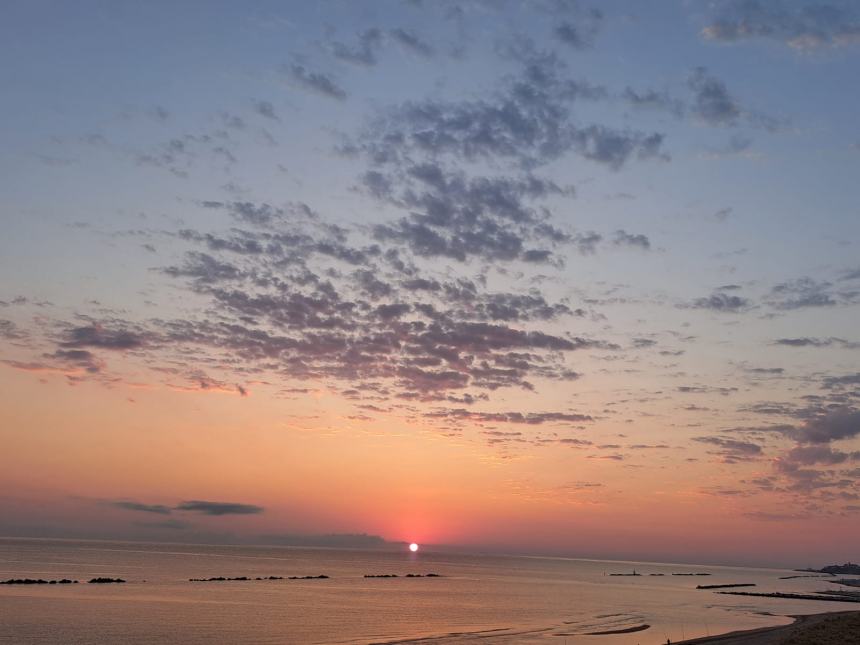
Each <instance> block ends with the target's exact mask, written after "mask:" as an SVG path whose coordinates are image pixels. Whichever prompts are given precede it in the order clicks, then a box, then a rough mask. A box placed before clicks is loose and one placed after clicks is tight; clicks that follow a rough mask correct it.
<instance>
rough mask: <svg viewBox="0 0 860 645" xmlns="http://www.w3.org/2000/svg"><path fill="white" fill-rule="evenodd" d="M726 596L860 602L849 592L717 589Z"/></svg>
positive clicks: (859, 597)
mask: <svg viewBox="0 0 860 645" xmlns="http://www.w3.org/2000/svg"><path fill="white" fill-rule="evenodd" d="M717 593H721V594H725V595H727V596H759V597H761V598H791V599H794V600H825V601H827V602H860V596H854V595H850V594H851V592H842V593H840V592H835V591H822V592H821V593H820V594H818V595H815V594H805V593H782V592H774V593H755V592H752V591H718V592H717Z"/></svg>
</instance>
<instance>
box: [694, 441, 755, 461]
mask: <svg viewBox="0 0 860 645" xmlns="http://www.w3.org/2000/svg"><path fill="white" fill-rule="evenodd" d="M693 441H697V442H699V443H705V444H710V445H713V446H716V447H717V450H713V451H711V454H716V455H719V456H720V457H722V458H723V460H724V461H726V462H728V463H734V462H738V461H749V460H751V459H758V458H759V457H761V455H762V453H763V451H762V448H761V446H760V445H759V444H757V443H752V442H750V441H740V440H738V439H727V438H725V437H718V436H706V437H694V438H693Z"/></svg>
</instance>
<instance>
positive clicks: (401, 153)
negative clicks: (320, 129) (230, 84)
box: [343, 46, 665, 169]
mask: <svg viewBox="0 0 860 645" xmlns="http://www.w3.org/2000/svg"><path fill="white" fill-rule="evenodd" d="M510 56H512V57H514V58H515V59H517V60H518V62H519V64H520V66H521V68H522V69H521V71H520V73H519V74H517V75H516V76H513V77H510V78H506V79H505V80H504V81H503V82H502V83H501V86H500V87H499V88H498V89H497V90H496V91H495V92H493V93H492V94H491V95H490V96H489V97H487V98H481V99H459V100H441V99H427V100H424V101H417V102H415V101H410V102H406V103H404V104H401V105H400V106H397V107H394V108H392V109H389V110H386V111H383V112H381V113H380V115H379V116H378V118H377V119H375V120H374V121H373V122H372V123H371V124H370V126H369V127H368V128H367V129H366V131H365V132H364V133H363V134H362V136H361V137H360V138H359V140H358V141H357V142H356V143H350V144H347V145H346V146H344V148H343V150H344V152H351V153H360V154H363V155H365V156H366V157H367V158H368V159H369V160H371V161H372V162H373V163H375V164H376V165H382V164H385V165H391V164H395V163H396V164H399V165H403V163H404V160H405V158H407V157H412V156H414V155H415V154H422V155H428V156H430V155H432V156H435V157H438V156H440V155H445V156H449V157H452V158H455V159H460V160H468V161H479V160H482V159H484V160H486V159H496V160H498V161H499V162H503V161H506V162H509V163H512V164H515V165H518V166H520V167H527V168H533V167H536V166H539V165H543V164H546V163H548V162H550V161H552V160H554V159H557V158H559V157H560V156H562V155H564V154H566V153H568V152H574V153H576V154H579V155H581V156H582V157H584V158H586V159H590V160H592V161H595V162H597V163H601V164H605V165H607V166H609V167H611V168H613V169H618V168H620V167H621V166H623V165H624V164H625V163H626V162H627V161H628V160H630V159H633V158H636V159H649V158H665V154H664V153H663V151H662V149H661V148H662V144H663V135H662V134H659V133H643V132H639V131H635V130H618V129H613V128H609V127H607V126H603V125H597V124H593V125H585V126H580V125H578V124H577V123H575V121H574V119H573V117H572V114H571V108H572V106H573V104H575V103H576V102H577V101H582V100H599V99H602V98H605V97H606V91H605V89H603V88H600V87H595V86H593V85H591V84H589V83H585V82H577V81H574V80H571V79H568V78H565V77H564V76H563V73H564V70H565V65H564V64H563V63H562V62H561V61H560V60H559V59H558V58H557V57H556V56H555V55H553V54H547V53H538V52H535V51H534V50H533V48H532V47H531V46H525V47H519V48H515V50H514V51H513V53H511V54H510Z"/></svg>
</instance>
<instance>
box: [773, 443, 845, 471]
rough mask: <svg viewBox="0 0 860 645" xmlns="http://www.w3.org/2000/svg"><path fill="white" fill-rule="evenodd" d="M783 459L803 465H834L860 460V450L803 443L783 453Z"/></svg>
mask: <svg viewBox="0 0 860 645" xmlns="http://www.w3.org/2000/svg"><path fill="white" fill-rule="evenodd" d="M782 459H783V460H784V461H787V462H791V463H794V464H798V465H802V466H812V465H814V464H825V465H828V466H832V465H835V464H843V463H846V462H848V461H857V460H860V451H854V452H842V451H839V450H833V448H831V447H830V446H829V445H803V446H795V447H794V448H792V449H791V450H789V451H788V452H787V453H786V454H785V455H783V457H782Z"/></svg>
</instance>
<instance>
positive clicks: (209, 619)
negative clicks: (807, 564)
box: [0, 539, 852, 645]
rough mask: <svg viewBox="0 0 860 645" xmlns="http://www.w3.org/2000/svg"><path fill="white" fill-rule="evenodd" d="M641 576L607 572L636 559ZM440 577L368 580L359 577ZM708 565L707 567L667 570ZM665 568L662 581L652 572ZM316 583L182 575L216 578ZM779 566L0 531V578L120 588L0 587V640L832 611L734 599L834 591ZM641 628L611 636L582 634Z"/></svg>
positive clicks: (155, 639)
mask: <svg viewBox="0 0 860 645" xmlns="http://www.w3.org/2000/svg"><path fill="white" fill-rule="evenodd" d="M634 568H635V569H636V570H637V571H639V572H641V573H643V574H645V575H643V576H641V577H613V576H609V575H604V574H608V573H613V572H629V571H632V570H633V569H634ZM428 572H433V573H438V574H440V575H441V576H444V577H440V578H413V579H409V578H404V577H398V578H388V579H367V578H364V575H365V574H382V573H396V574H399V575H400V576H404V575H405V574H407V573H428ZM683 572H707V573H710V574H711V575H710V576H707V577H683V576H673V575H671V574H672V573H683ZM649 573H663V574H665V575H663V576H649V575H648V574H649ZM319 574H325V575H328V576H330V578H329V579H327V580H266V581H249V582H206V583H202V582H189V581H188V579H189V578H208V577H212V576H230V577H237V576H249V577H257V576H269V575H275V576H304V575H319ZM786 575H792V572H790V571H781V570H775V569H748V568H734V567H714V566H698V565H696V566H693V565H671V564H649V563H644V562H635V563H634V562H605V561H591V560H566V559H551V558H526V557H500V556H473V555H452V554H447V553H446V554H443V553H432V552H427V551H423V552H420V553H418V554H410V553H408V552H404V553H399V552H378V551H350V550H334V549H301V548H287V547H246V546H242V547H238V546H235V547H231V546H195V545H178V544H142V543H130V542H102V541H70V540H26V539H0V578H2V579H7V578H22V577H31V578H45V579H50V578H54V579H58V578H72V579H78V580H81V581H82V582H83V581H85V580H88V579H90V578H92V577H97V576H107V577H122V578H125V579H126V580H128V582H127V583H126V584H124V585H91V584H78V585H51V586H47V585H40V586H0V643H98V644H108V643H110V644H114V643H170V644H177V645H179V644H182V645H188V644H195V643H207V644H209V643H279V644H280V643H309V644H310V643H391V642H399V641H406V640H410V639H417V642H419V643H420V642H431V643H437V644H445V643H459V642H470V641H480V642H482V643H491V644H502V643H549V642H552V643H565V642H567V643H583V644H587V643H602V644H604V645H618V644H621V643H625V644H628V643H641V644H642V645H644V644H646V643H648V644H654V645H656V644H658V643H665V642H666V639H667V638H671V639H672V641H676V640H681V638H682V637H686V638H692V637H695V636H703V635H706V634H716V633H721V632H726V631H731V630H734V629H747V628H754V627H762V626H766V625H776V624H781V623H785V622H788V619H785V618H782V617H781V616H780V615H781V614H803V613H816V612H822V611H837V610H844V609H850V608H852V606H851V605H845V604H841V603H830V602H814V601H790V600H778V599H769V598H746V597H740V596H725V595H718V594H715V593H713V592H711V591H699V590H696V589H695V587H696V585H697V584H721V583H755V584H757V585H758V586H757V588H755V589H752V590H754V591H795V592H802V591H816V590H821V589H827V588H832V585H829V584H828V583H826V582H823V581H821V580H818V579H813V578H798V579H794V580H779V579H778V578H779V577H780V576H786ZM641 624H649V625H651V627H650V629H648V630H646V631H641V632H637V633H631V634H625V635H613V636H585V635H583V634H585V633H587V632H594V631H606V630H612V629H621V628H625V627H632V626H636V625H641ZM425 639H426V640H425Z"/></svg>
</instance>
